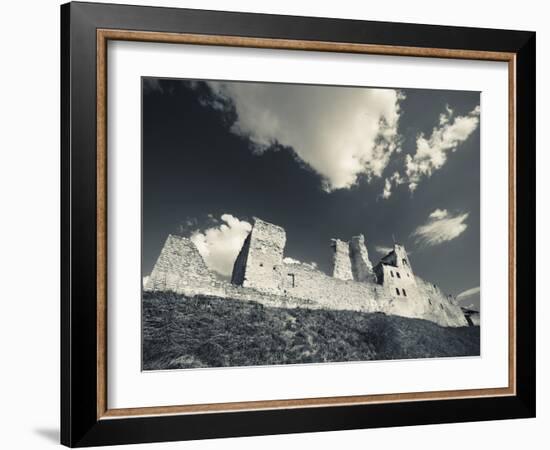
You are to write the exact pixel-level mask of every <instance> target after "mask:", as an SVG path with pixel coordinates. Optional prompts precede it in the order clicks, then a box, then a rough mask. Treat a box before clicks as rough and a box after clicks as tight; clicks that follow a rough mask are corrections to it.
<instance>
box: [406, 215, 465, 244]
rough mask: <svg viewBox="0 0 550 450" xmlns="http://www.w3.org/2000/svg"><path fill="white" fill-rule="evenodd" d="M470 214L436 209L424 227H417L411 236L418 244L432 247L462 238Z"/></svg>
mask: <svg viewBox="0 0 550 450" xmlns="http://www.w3.org/2000/svg"><path fill="white" fill-rule="evenodd" d="M468 216H469V213H457V214H455V215H453V214H451V213H449V212H448V211H447V210H446V209H436V210H435V211H433V212H432V213H431V214H430V215H429V216H428V220H427V222H426V223H425V224H424V225H420V226H419V227H417V228H416V229H415V230H414V231H413V232H412V234H411V236H413V237H415V238H416V243H417V244H419V245H421V246H424V247H430V246H434V245H438V244H442V243H443V242H447V241H451V240H453V239H455V238H457V237H458V236H460V235H461V234H462V233H463V232H464V231H465V230H466V229H467V228H468V225H467V224H466V223H465V222H466V219H467V218H468Z"/></svg>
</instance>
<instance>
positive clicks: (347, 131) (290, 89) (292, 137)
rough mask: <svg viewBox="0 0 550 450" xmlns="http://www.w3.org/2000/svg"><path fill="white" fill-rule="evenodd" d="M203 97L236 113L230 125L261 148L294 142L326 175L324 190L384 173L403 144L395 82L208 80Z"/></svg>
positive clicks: (301, 157) (310, 163) (299, 153)
mask: <svg viewBox="0 0 550 450" xmlns="http://www.w3.org/2000/svg"><path fill="white" fill-rule="evenodd" d="M208 86H209V88H210V91H211V95H210V96H209V97H207V98H206V99H202V102H201V103H202V104H203V105H205V106H209V107H211V108H213V109H215V110H218V111H221V112H224V111H225V112H227V113H232V114H235V116H236V120H235V121H234V123H233V125H232V127H231V131H232V132H233V133H235V134H237V135H240V136H244V137H247V138H248V139H249V141H250V143H251V147H252V149H253V150H254V151H256V152H260V153H261V152H264V151H268V150H269V149H271V148H274V147H276V146H277V145H279V146H285V147H291V148H292V149H293V150H294V152H295V154H296V157H297V158H298V159H299V160H301V161H303V162H304V163H306V164H307V165H308V166H309V167H311V168H312V169H313V170H314V171H315V172H317V173H318V174H319V175H320V176H321V177H322V179H323V186H324V189H325V190H326V191H332V190H335V189H345V188H350V187H351V186H353V185H355V184H356V183H357V181H358V179H359V177H360V176H365V177H366V178H367V179H372V178H373V177H381V176H382V172H383V171H384V169H385V168H386V166H387V165H388V162H389V161H390V158H391V155H392V154H393V153H397V152H399V151H400V148H399V144H400V136H399V133H398V124H399V118H400V115H401V110H400V103H401V101H402V100H403V99H404V95H403V94H402V93H401V92H400V91H398V90H395V89H372V88H361V89H359V88H346V87H338V88H333V87H323V86H303V85H302V86H299V85H283V84H272V83H220V82H209V83H208Z"/></svg>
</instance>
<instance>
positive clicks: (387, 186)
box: [382, 172, 405, 199]
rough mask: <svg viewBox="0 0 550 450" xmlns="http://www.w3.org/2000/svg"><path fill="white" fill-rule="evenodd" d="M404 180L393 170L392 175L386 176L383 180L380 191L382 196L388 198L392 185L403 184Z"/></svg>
mask: <svg viewBox="0 0 550 450" xmlns="http://www.w3.org/2000/svg"><path fill="white" fill-rule="evenodd" d="M404 182H405V180H404V179H403V177H402V176H401V175H400V174H399V172H394V173H393V175H392V176H391V177H389V178H386V179H385V181H384V191H383V192H382V198H385V199H388V198H390V196H391V193H392V185H393V186H399V185H400V184H403V183H404Z"/></svg>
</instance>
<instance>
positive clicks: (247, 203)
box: [142, 77, 480, 308]
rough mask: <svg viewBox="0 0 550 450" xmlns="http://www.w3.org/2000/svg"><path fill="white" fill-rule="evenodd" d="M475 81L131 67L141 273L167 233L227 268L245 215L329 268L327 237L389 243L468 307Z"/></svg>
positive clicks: (471, 299) (475, 227)
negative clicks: (425, 84)
mask: <svg viewBox="0 0 550 450" xmlns="http://www.w3.org/2000/svg"><path fill="white" fill-rule="evenodd" d="M479 108H480V94H479V92H469V91H443V90H427V89H400V88H376V87H343V86H319V85H298V84H284V83H252V82H238V81H206V80H182V79H159V78H150V77H147V78H146V77H144V78H143V79H142V161H143V166H142V177H143V186H142V196H143V218H142V226H143V232H142V233H143V234H142V236H143V245H142V272H143V276H147V275H148V274H149V273H150V272H151V270H152V268H153V265H154V263H155V261H156V259H157V257H158V255H159V253H160V250H161V248H162V245H163V243H164V241H165V240H166V237H167V236H168V234H170V233H172V234H179V235H182V236H187V237H190V238H191V240H192V241H193V242H194V243H195V245H196V246H197V248H198V249H199V252H200V253H201V255H202V256H203V258H204V260H205V262H206V264H207V265H208V266H209V267H210V268H211V269H212V270H213V271H214V272H215V273H217V274H218V275H219V276H220V277H225V278H227V277H229V276H230V273H231V269H232V266H233V262H234V260H235V258H236V256H237V253H238V251H239V250H240V248H241V245H242V242H243V241H244V239H245V237H246V235H247V233H248V232H249V231H250V228H251V224H252V219H253V217H259V218H261V219H263V220H266V221H268V222H271V223H274V224H277V225H280V226H282V227H284V228H285V230H286V234H287V243H286V248H285V255H286V256H287V257H288V258H292V259H294V260H299V261H302V262H305V263H310V264H314V265H316V266H317V267H318V268H319V270H322V271H324V272H326V273H329V270H330V260H331V250H330V239H331V238H339V239H342V240H349V239H350V238H351V237H352V236H355V235H357V234H360V233H362V234H364V236H365V241H366V245H367V249H368V251H369V256H370V259H371V261H372V262H373V264H376V263H377V262H378V260H379V259H380V258H381V257H382V256H384V255H385V254H386V253H387V252H388V251H389V249H391V246H392V245H393V242H394V240H395V242H398V243H401V244H403V245H405V247H406V249H407V251H408V252H409V256H410V261H411V265H412V268H413V270H414V272H415V273H416V274H417V275H419V276H421V277H422V278H424V279H425V280H428V281H430V282H433V283H436V284H438V285H439V286H440V287H441V288H442V289H443V290H444V291H445V292H447V293H450V294H453V295H457V296H459V297H458V298H459V301H460V303H461V304H462V305H463V306H473V307H474V308H479V298H480V293H479V280H480V250H479V249H480V223H479V212H480V211H479V209H480V137H479V128H480V121H479V119H480V117H479V116H480V109H479Z"/></svg>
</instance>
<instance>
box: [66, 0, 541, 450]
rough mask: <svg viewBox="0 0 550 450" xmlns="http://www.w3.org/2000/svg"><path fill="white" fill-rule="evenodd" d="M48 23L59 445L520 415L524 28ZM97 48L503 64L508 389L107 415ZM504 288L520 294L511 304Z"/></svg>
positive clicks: (102, 9)
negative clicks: (56, 185)
mask: <svg viewBox="0 0 550 450" xmlns="http://www.w3.org/2000/svg"><path fill="white" fill-rule="evenodd" d="M61 24H62V33H61V38H62V39H61V56H62V58H61V87H62V89H61V119H62V120H61V142H62V154H61V156H62V159H61V173H62V180H61V201H62V215H61V223H62V230H61V233H62V235H61V255H62V258H61V260H62V262H61V269H62V270H61V273H62V276H61V287H62V299H61V300H62V302H61V407H62V408H61V441H62V443H64V444H66V445H69V446H87V445H101V444H122V443H136V442H153V441H163V440H182V439H201V438H210V437H224V436H244V435H262V434H274V433H291V432H307V431H324V430H342V429H352V428H359V427H380V426H399V425H411V424H424V423H442V422H450V421H455V422H456V421H476V420H490V419H504V418H516V417H533V416H534V414H535V356H534V354H535V353H534V348H535V326H534V317H535V305H534V301H533V299H534V295H535V294H534V281H535V280H534V278H535V275H534V270H533V263H532V260H533V259H534V258H533V257H532V255H533V253H534V239H535V238H534V214H535V207H534V202H535V192H534V186H535V178H534V170H533V168H534V163H535V156H534V139H535V125H534V124H535V120H534V118H535V87H534V86H535V84H534V79H535V72H534V68H535V33H532V32H525V31H509V30H489V29H475V28H460V27H441V26H428V25H416V24H414V25H413V24H396V23H383V22H368V21H350V20H340V19H321V18H307V17H291V16H274V15H257V14H247V13H228V12H217V11H200V10H186V9H175V8H151V7H136V6H126V5H108V4H93V3H78V2H77V3H74V2H73V3H70V4H66V5H63V6H62V8H61ZM283 30H284V31H283ZM110 40H126V41H142V42H160V43H172V44H178V43H181V44H187V45H190V44H191V45H219V46H232V47H253V48H268V49H285V50H295V51H323V52H348V53H364V54H382V55H393V56H397V57H398V56H417V57H427V58H430V57H432V58H433V57H437V58H454V59H472V60H490V61H501V62H506V63H507V64H508V73H509V111H508V116H509V136H508V137H509V148H508V156H509V165H508V169H509V173H508V176H509V187H508V198H509V223H508V226H509V228H508V230H509V233H508V247H509V248H508V249H509V256H510V258H509V267H508V271H509V286H508V288H509V289H508V290H509V298H508V302H509V305H508V306H509V323H508V330H509V347H508V348H509V354H508V359H509V365H508V369H509V371H508V379H509V382H508V386H507V387H505V388H498V389H477V390H461V391H439V392H423V393H394V394H384V395H369V396H348V397H325V398H308V399H287V400H276V401H273V400H266V401H258V402H235V403H215V404H207V405H174V406H168V407H156V406H154V405H151V406H150V407H145V408H128V409H111V408H109V407H108V404H107V370H108V367H107V358H106V349H107V339H108V336H107V329H106V326H107V314H108V311H107V302H106V300H107V297H106V296H107V284H106V283H107V276H106V275H107V270H108V268H107V263H108V262H107V233H108V230H107V221H106V214H107V202H108V198H107V185H106V183H107V171H108V165H107V133H108V128H107V109H106V105H107V103H106V101H107V95H108V92H107V91H108V86H107V58H106V57H107V43H108V42H109V41H110ZM92 74H93V75H92ZM92 187H93V190H92V189H90V188H92ZM518 242H519V244H518ZM527 262H528V263H529V267H527V264H526V263H527ZM520 263H522V264H520ZM517 292H522V298H521V299H518V298H517ZM523 296H524V297H525V298H523Z"/></svg>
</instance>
